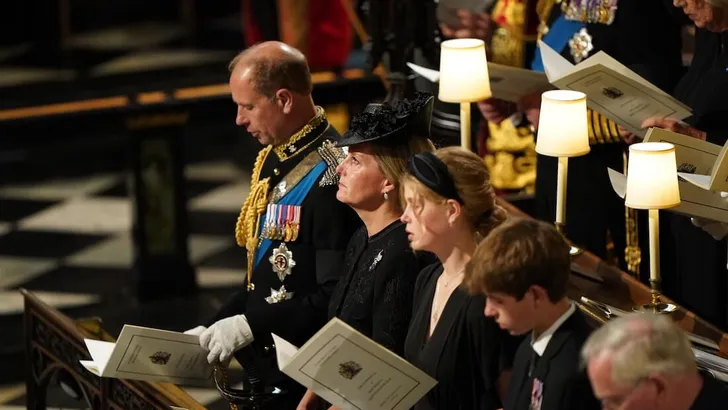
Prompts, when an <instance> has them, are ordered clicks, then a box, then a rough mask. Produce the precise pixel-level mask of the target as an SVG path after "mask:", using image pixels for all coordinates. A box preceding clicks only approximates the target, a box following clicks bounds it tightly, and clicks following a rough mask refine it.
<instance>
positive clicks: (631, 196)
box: [624, 142, 680, 313]
mask: <svg viewBox="0 0 728 410" xmlns="http://www.w3.org/2000/svg"><path fill="white" fill-rule="evenodd" d="M624 204H625V206H627V207H629V208H634V209H647V210H648V211H649V229H650V231H649V232H650V286H651V288H652V289H651V292H650V293H651V294H652V301H651V302H650V303H648V304H646V305H640V306H635V308H634V310H636V311H648V312H654V313H670V312H673V311H675V310H676V309H677V307H676V306H675V305H673V304H671V303H662V302H661V301H660V294H661V291H660V236H659V235H660V219H659V216H660V215H659V210H660V209H667V208H674V207H676V206H678V205H680V188H679V187H678V183H677V161H676V159H675V146H674V145H672V144H669V143H666V142H642V143H639V144H633V145H631V146H630V147H629V162H628V163H627V192H626V193H625V197H624Z"/></svg>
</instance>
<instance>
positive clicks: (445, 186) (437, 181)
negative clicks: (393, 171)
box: [407, 151, 464, 205]
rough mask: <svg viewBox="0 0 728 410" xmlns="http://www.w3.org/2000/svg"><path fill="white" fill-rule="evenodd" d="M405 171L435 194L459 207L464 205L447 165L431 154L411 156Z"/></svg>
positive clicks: (421, 153) (427, 152) (426, 152)
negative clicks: (455, 203) (457, 203)
mask: <svg viewBox="0 0 728 410" xmlns="http://www.w3.org/2000/svg"><path fill="white" fill-rule="evenodd" d="M407 169H408V170H409V172H410V174H412V176H414V177H415V178H417V180H418V181H420V182H421V183H422V184H424V185H425V186H426V187H428V188H430V189H431V190H433V191H434V192H435V193H437V194H439V195H441V196H443V197H445V198H448V199H454V200H456V201H458V202H460V204H461V205H462V204H464V202H463V200H462V199H460V195H458V190H457V188H456V187H455V182H454V181H453V179H452V175H450V171H448V170H447V165H445V163H444V162H442V161H441V160H440V158H438V157H437V156H436V155H435V154H433V153H432V152H430V151H424V152H420V153H419V154H415V155H413V156H411V157H410V159H409V161H408V162H407Z"/></svg>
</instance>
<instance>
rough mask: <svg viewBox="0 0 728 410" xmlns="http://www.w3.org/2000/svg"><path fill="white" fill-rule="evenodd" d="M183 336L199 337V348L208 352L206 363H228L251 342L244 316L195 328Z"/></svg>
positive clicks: (232, 317) (248, 326)
mask: <svg viewBox="0 0 728 410" xmlns="http://www.w3.org/2000/svg"><path fill="white" fill-rule="evenodd" d="M184 333H185V334H191V335H195V336H199V337H200V347H202V348H203V349H205V350H207V351H208V354H207V362H208V363H210V364H213V363H215V362H218V363H225V364H226V363H228V362H229V360H230V358H232V356H233V354H234V353H235V352H236V351H238V350H239V349H242V348H243V347H245V346H247V345H248V344H250V343H251V342H252V341H253V332H252V331H251V330H250V325H248V319H247V318H246V317H245V315H236V316H231V317H226V318H225V319H220V320H218V321H217V322H215V323H214V324H213V325H212V326H210V327H209V328H207V327H205V326H197V327H195V328H193V329H189V330H187V331H186V332H184Z"/></svg>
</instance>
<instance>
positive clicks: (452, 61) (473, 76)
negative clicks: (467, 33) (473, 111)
mask: <svg viewBox="0 0 728 410" xmlns="http://www.w3.org/2000/svg"><path fill="white" fill-rule="evenodd" d="M439 82H440V90H439V92H438V98H439V99H440V101H444V102H451V103H460V144H461V145H462V147H463V148H465V149H467V150H468V151H470V149H471V142H470V104H471V103H474V102H477V101H483V100H486V99H488V98H490V97H491V95H492V93H491V91H490V80H489V79H488V60H487V59H486V56H485V43H484V42H483V40H478V39H474V38H459V39H454V40H446V41H443V42H442V43H441V44H440V80H439Z"/></svg>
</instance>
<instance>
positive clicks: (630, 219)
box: [622, 152, 642, 276]
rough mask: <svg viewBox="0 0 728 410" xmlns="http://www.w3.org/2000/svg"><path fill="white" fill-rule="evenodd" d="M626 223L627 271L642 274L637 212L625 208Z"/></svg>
mask: <svg viewBox="0 0 728 410" xmlns="http://www.w3.org/2000/svg"><path fill="white" fill-rule="evenodd" d="M622 155H623V158H624V174H625V175H627V152H624V153H623V154H622ZM624 222H625V230H626V232H627V246H626V248H625V249H624V259H625V261H626V262H627V270H628V271H630V272H632V273H634V274H635V276H639V274H640V262H642V250H641V249H640V243H639V236H638V232H637V210H636V209H632V208H629V207H627V206H625V207H624Z"/></svg>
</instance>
